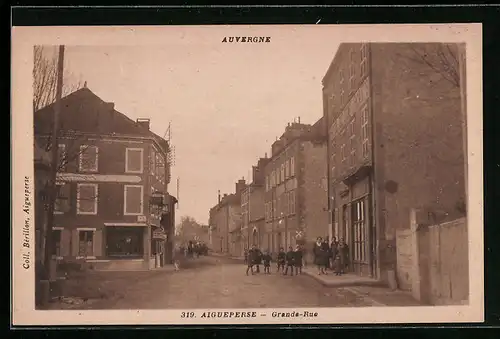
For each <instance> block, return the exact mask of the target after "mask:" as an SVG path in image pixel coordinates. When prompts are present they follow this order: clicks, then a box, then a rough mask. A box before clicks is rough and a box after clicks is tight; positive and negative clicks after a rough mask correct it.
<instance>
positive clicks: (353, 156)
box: [349, 118, 356, 166]
mask: <svg viewBox="0 0 500 339" xmlns="http://www.w3.org/2000/svg"><path fill="white" fill-rule="evenodd" d="M355 123H356V120H355V118H354V119H352V120H351V122H350V123H349V129H350V131H349V135H350V137H349V148H350V164H351V166H354V164H355V163H356V139H355V137H356V133H354V132H355V131H354V126H355Z"/></svg>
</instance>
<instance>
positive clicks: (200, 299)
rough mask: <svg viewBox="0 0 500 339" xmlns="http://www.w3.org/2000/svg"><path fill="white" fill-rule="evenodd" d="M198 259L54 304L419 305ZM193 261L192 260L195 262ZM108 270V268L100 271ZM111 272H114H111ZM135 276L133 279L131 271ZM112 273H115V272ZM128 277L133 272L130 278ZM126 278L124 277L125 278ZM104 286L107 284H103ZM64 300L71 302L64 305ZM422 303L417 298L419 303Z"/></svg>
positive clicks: (371, 290) (388, 294) (372, 290)
mask: <svg viewBox="0 0 500 339" xmlns="http://www.w3.org/2000/svg"><path fill="white" fill-rule="evenodd" d="M196 260H199V261H197V263H198V265H197V266H193V267H192V268H186V269H181V270H180V271H177V272H175V271H174V272H172V271H162V270H155V271H151V272H135V273H134V272H128V273H125V272H122V273H120V277H121V278H120V277H118V276H116V274H117V273H115V277H116V278H113V279H114V280H113V279H112V278H110V280H113V281H112V282H108V286H112V289H113V290H115V291H119V293H115V294H114V295H113V296H111V297H109V298H108V297H101V298H99V299H96V298H94V299H89V300H87V301H85V302H76V303H72V304H70V306H68V305H67V304H68V303H60V304H58V305H54V306H53V307H52V309H61V308H71V309H180V308H186V309H188V308H264V307H269V308H286V307H293V308H296V307H370V306H384V305H388V306H392V305H394V306H400V305H415V302H414V301H413V300H410V299H408V298H407V295H406V294H401V293H399V294H398V293H395V292H392V291H389V290H388V289H384V288H380V287H371V286H358V287H347V286H344V287H328V286H325V285H323V284H318V282H317V280H315V279H312V276H311V275H308V274H306V273H304V274H302V275H298V276H284V275H282V274H279V273H277V272H276V269H275V267H271V269H272V271H271V274H269V275H266V274H263V273H262V272H261V273H259V274H255V275H249V276H247V275H246V274H245V271H246V265H243V264H242V263H241V261H239V260H233V259H231V258H226V257H223V256H210V257H202V258H199V259H195V260H194V261H196ZM194 261H193V262H194ZM100 274H103V273H100ZM108 274H111V275H112V274H113V272H109V273H108ZM132 276H133V277H134V278H133V279H132V278H130V277H132ZM110 277H111V276H110ZM127 277H128V278H127ZM120 279H121V280H120ZM101 285H102V286H101V287H103V286H104V284H101ZM62 304H65V305H66V306H63V305H62ZM417 304H418V303H417Z"/></svg>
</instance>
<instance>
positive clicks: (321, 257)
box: [313, 237, 327, 275]
mask: <svg viewBox="0 0 500 339" xmlns="http://www.w3.org/2000/svg"><path fill="white" fill-rule="evenodd" d="M323 248H324V246H323V239H322V238H321V237H318V239H316V243H315V244H314V248H313V254H314V264H315V265H316V266H317V267H318V275H320V274H326V272H325V259H326V258H327V253H325V251H324V250H323Z"/></svg>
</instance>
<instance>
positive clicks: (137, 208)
mask: <svg viewBox="0 0 500 339" xmlns="http://www.w3.org/2000/svg"><path fill="white" fill-rule="evenodd" d="M143 200H144V195H143V186H141V185H125V187H124V204H123V209H124V211H123V214H124V215H142V214H143Z"/></svg>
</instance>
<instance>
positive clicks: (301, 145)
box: [263, 118, 328, 252]
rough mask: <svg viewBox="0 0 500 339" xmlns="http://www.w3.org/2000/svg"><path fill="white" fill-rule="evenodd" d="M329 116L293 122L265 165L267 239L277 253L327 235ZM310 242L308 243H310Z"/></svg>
mask: <svg viewBox="0 0 500 339" xmlns="http://www.w3.org/2000/svg"><path fill="white" fill-rule="evenodd" d="M326 168H327V166H326V136H325V128H324V120H323V118H321V119H320V120H318V122H317V123H315V124H314V125H308V124H301V123H295V122H294V123H292V124H289V125H288V126H287V128H286V130H285V132H284V133H283V135H282V136H281V137H280V139H279V140H277V141H276V142H275V143H273V145H272V156H271V158H270V160H269V162H268V163H267V165H266V166H265V170H264V172H265V186H264V190H265V193H264V217H265V230H264V235H263V239H264V240H263V244H264V246H265V247H266V248H269V249H270V250H271V251H272V252H277V251H278V250H279V249H280V248H281V247H284V248H287V247H288V246H295V245H296V244H297V240H298V239H301V240H304V241H306V244H308V245H312V243H313V242H314V240H315V239H316V238H317V237H318V236H322V237H325V236H327V235H328V213H327V203H328V196H327V192H326V177H327V173H326ZM308 247H309V246H308Z"/></svg>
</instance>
